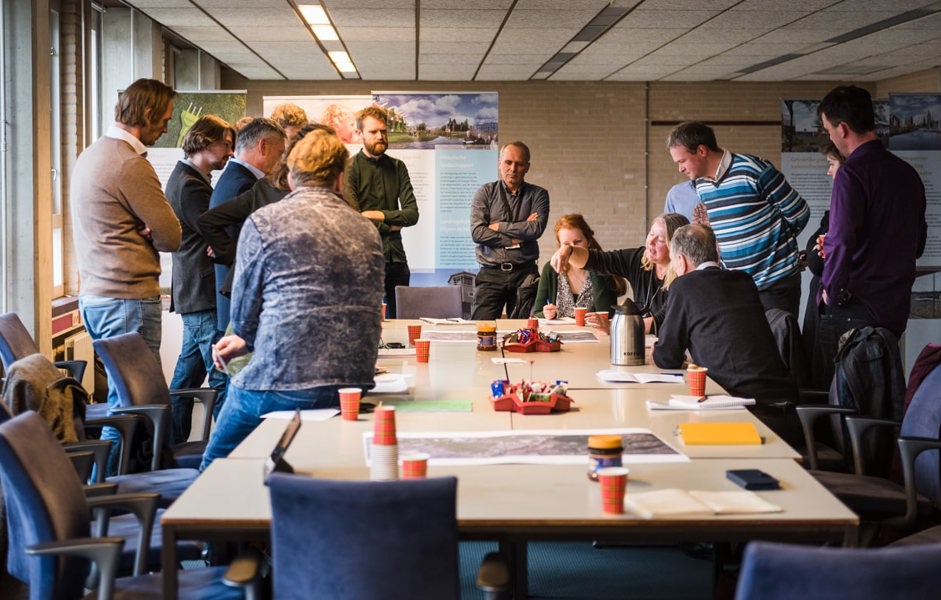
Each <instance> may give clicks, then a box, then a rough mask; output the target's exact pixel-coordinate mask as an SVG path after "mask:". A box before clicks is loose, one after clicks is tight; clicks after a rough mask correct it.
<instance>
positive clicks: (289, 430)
mask: <svg viewBox="0 0 941 600" xmlns="http://www.w3.org/2000/svg"><path fill="white" fill-rule="evenodd" d="M300 428H301V409H297V410H295V411H294V416H293V417H292V418H291V420H290V421H289V422H288V426H287V427H285V428H284V433H282V434H281V438H280V439H279V440H278V443H277V444H275V447H274V449H273V450H272V451H271V455H270V456H269V457H268V458H267V460H265V468H264V474H265V483H268V476H269V475H271V473H273V472H279V473H293V472H294V468H293V467H291V465H290V464H288V462H287V461H286V460H284V454H285V453H286V452H287V451H288V448H289V447H290V446H291V442H293V441H294V437H295V436H296V435H297V432H298V430H299V429H300Z"/></svg>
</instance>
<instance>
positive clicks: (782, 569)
mask: <svg viewBox="0 0 941 600" xmlns="http://www.w3.org/2000/svg"><path fill="white" fill-rule="evenodd" d="M938 565H941V544H931V545H926V546H917V547H915V546H912V547H907V548H893V547H886V548H814V547H809V546H798V545H793V544H777V543H770V542H752V543H750V544H748V546H747V547H746V548H745V557H744V559H743V561H742V570H741V574H740V575H739V579H738V587H737V588H736V591H735V598H736V600H793V599H794V598H833V599H836V598H853V600H892V599H895V598H897V599H899V600H903V599H904V600H908V599H909V598H936V597H937V596H938V590H941V569H939V568H938Z"/></svg>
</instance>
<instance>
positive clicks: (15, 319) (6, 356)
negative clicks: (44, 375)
mask: <svg viewBox="0 0 941 600" xmlns="http://www.w3.org/2000/svg"><path fill="white" fill-rule="evenodd" d="M38 352H39V347H38V346H36V342H35V341H33V337H32V336H31V335H29V331H27V330H26V326H25V325H23V321H21V320H20V318H19V316H17V314H16V313H12V312H8V313H3V314H2V315H0V362H2V363H3V369H4V370H7V369H9V368H10V365H12V364H13V363H14V362H16V361H18V360H19V359H21V358H24V357H26V356H29V355H30V354H36V353H38ZM55 364H56V366H57V367H59V368H60V369H65V370H66V371H68V372H69V375H70V376H71V377H72V378H73V379H75V380H76V381H78V382H81V381H82V377H83V376H84V375H85V367H86V364H85V361H84V360H62V361H58V362H56V363H55Z"/></svg>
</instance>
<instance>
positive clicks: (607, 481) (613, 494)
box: [597, 467, 630, 515]
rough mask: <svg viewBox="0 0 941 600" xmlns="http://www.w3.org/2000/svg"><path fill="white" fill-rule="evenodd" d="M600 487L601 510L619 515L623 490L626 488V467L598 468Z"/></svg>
mask: <svg viewBox="0 0 941 600" xmlns="http://www.w3.org/2000/svg"><path fill="white" fill-rule="evenodd" d="M597 473H598V483H599V484H601V485H600V489H601V510H603V511H604V512H606V513H608V514H612V515H619V514H621V513H623V512H624V492H625V491H626V490H627V475H628V473H630V470H629V469H628V468H627V467H605V468H603V469H598V471H597Z"/></svg>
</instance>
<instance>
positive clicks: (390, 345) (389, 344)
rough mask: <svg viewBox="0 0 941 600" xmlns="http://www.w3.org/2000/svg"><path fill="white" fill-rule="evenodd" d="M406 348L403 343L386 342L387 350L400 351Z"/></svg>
mask: <svg viewBox="0 0 941 600" xmlns="http://www.w3.org/2000/svg"><path fill="white" fill-rule="evenodd" d="M404 347H405V344H403V343H402V342H386V348H388V349H390V350H398V349H400V348H404Z"/></svg>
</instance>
